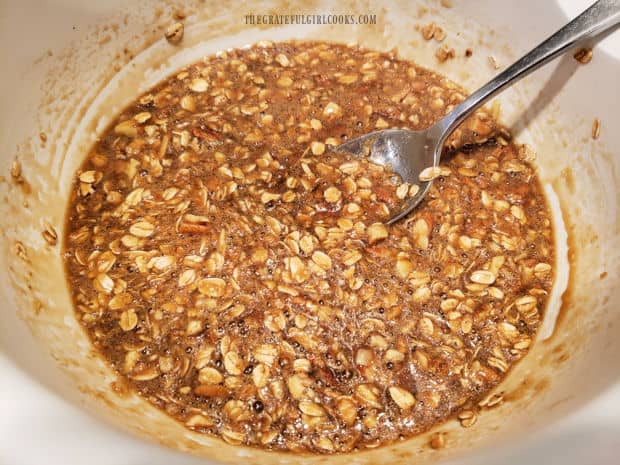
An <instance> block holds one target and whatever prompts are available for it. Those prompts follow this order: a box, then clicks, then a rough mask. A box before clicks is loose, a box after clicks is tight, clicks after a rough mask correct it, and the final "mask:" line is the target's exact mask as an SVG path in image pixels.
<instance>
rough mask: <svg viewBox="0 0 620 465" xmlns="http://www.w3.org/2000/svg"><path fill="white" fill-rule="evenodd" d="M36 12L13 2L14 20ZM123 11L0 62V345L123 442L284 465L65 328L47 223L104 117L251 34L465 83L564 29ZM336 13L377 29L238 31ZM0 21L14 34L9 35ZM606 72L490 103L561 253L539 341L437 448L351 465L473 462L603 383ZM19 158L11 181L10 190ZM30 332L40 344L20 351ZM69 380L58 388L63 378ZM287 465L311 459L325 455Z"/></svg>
mask: <svg viewBox="0 0 620 465" xmlns="http://www.w3.org/2000/svg"><path fill="white" fill-rule="evenodd" d="M35 3H36V2H31V3H28V2H26V4H25V6H24V8H25V10H28V8H30V7H33V5H34V4H35ZM128 3H129V5H128ZM120 6H121V2H106V3H105V5H99V6H97V5H90V4H89V5H88V6H84V5H82V4H81V2H78V1H75V2H74V1H64V2H58V5H56V9H55V10H54V13H53V14H57V15H58V17H59V21H58V22H57V23H55V22H54V21H43V20H41V22H40V23H39V22H38V21H34V24H31V25H29V27H31V28H32V34H34V35H35V38H34V39H30V40H31V43H30V44H29V46H28V47H26V48H25V50H28V51H30V52H32V54H31V55H29V54H28V53H24V56H17V57H16V56H15V54H16V53H17V52H15V51H14V50H4V51H3V54H4V55H6V57H10V58H11V59H12V60H14V61H16V63H17V65H16V69H17V71H15V72H9V73H7V76H6V82H5V83H4V84H5V85H4V86H2V89H1V92H2V93H3V95H2V105H1V110H0V131H1V134H0V149H1V150H2V152H1V153H2V154H3V155H2V158H1V159H0V165H1V166H0V168H1V172H2V174H3V175H4V176H5V180H4V182H2V183H1V184H0V189H1V191H2V193H3V196H4V200H5V201H4V202H3V203H2V206H1V207H0V208H2V210H3V211H2V216H1V219H0V224H1V227H2V232H3V235H4V240H3V241H2V256H1V260H2V265H3V269H4V270H5V271H4V272H3V273H2V274H1V275H0V280H1V284H2V297H3V300H4V301H5V302H6V304H5V305H4V306H3V308H2V310H1V311H2V319H3V324H2V325H0V350H2V352H3V353H4V354H5V355H7V356H8V357H9V358H11V359H12V360H13V361H14V362H15V364H16V365H18V366H20V368H22V369H23V370H24V371H26V372H27V373H28V374H29V375H30V376H32V377H33V378H34V379H36V380H38V381H40V382H41V383H43V384H44V385H45V386H46V387H48V388H50V389H52V390H54V391H56V392H57V393H58V394H59V395H61V396H63V397H65V398H66V399H69V400H70V401H71V402H76V403H77V402H79V403H81V404H83V405H85V406H86V407H87V408H88V409H89V410H91V411H92V412H93V413H95V414H96V415H98V416H100V417H102V418H106V419H107V420H108V421H110V422H112V423H113V424H115V425H117V426H118V427H120V428H123V429H125V430H128V431H130V432H132V433H135V434H138V435H140V436H143V437H145V438H149V439H151V440H155V441H157V442H160V443H162V444H165V445H168V446H170V447H174V448H178V449H180V450H183V451H189V452H192V453H194V454H198V455H201V456H204V457H208V458H210V459H213V460H216V461H222V462H231V463H232V462H235V461H238V460H240V458H241V457H243V459H244V460H250V461H252V462H253V463H287V461H290V460H291V459H292V456H291V455H289V454H282V453H275V452H267V451H262V450H257V449H248V448H243V447H239V446H231V445H228V444H225V443H223V442H222V441H220V440H218V439H215V438H212V437H208V436H204V435H200V434H196V433H193V432H191V431H189V430H187V429H185V428H184V427H183V426H182V425H181V424H179V423H177V422H175V421H174V420H172V419H171V418H170V417H168V416H167V415H165V414H164V413H162V412H161V411H159V410H157V409H156V408H154V407H153V406H152V405H150V404H149V403H147V402H146V401H144V400H143V399H142V398H140V397H138V396H137V395H136V394H134V393H133V392H127V391H125V390H123V389H121V388H120V384H118V383H116V382H115V381H116V379H117V375H116V374H115V373H114V372H113V371H112V370H111V369H110V367H108V366H107V365H106V364H105V363H104V362H103V361H102V360H100V358H99V357H98V356H97V354H96V353H95V352H94V351H93V348H92V347H91V344H90V341H89V340H88V338H87V337H86V335H85V333H84V332H83V330H82V328H81V327H80V325H79V324H78V322H77V320H76V319H75V317H74V314H73V309H72V305H71V300H70V296H69V293H68V291H67V286H66V283H65V279H64V271H63V266H62V257H61V248H60V245H59V244H60V242H61V241H60V240H58V241H57V244H56V245H50V243H49V242H48V241H46V240H45V238H44V235H43V234H42V232H43V231H44V230H45V229H46V228H47V230H48V232H49V225H51V226H52V227H53V228H54V230H55V231H56V234H57V235H58V237H59V238H61V237H62V234H63V227H64V216H65V207H66V202H67V196H68V191H69V188H70V185H71V183H70V179H71V177H72V176H73V173H74V172H75V170H76V168H77V167H78V165H79V164H80V163H81V161H82V160H83V158H84V156H85V154H86V153H87V151H88V150H89V148H90V147H91V145H92V144H93V142H94V141H95V140H96V137H97V135H98V134H100V133H101V132H102V131H103V130H104V129H105V128H106V126H107V124H108V122H109V121H110V120H111V118H112V117H113V116H114V115H116V114H117V113H118V112H119V111H120V110H121V109H122V108H123V107H124V106H125V105H126V104H128V103H129V102H130V101H131V100H133V99H134V98H135V96H136V95H138V93H139V92H143V91H145V90H146V89H148V88H149V87H150V86H152V85H153V84H155V83H157V82H158V81H160V80H161V79H162V78H164V77H166V76H168V75H170V74H171V73H172V72H173V71H174V70H175V69H178V68H180V67H181V66H183V65H185V64H188V63H192V62H194V61H197V60H199V59H200V58H201V57H203V56H205V55H209V54H212V53H215V52H217V51H219V50H223V49H226V48H231V47H242V46H245V45H248V44H251V43H254V42H257V41H259V40H273V41H278V40H288V39H320V40H329V41H337V42H346V43H348V42H359V43H360V44H362V45H363V46H366V47H368V48H372V49H377V50H384V51H387V50H391V49H394V48H396V49H397V50H398V53H399V55H400V56H402V57H403V58H406V59H412V60H413V61H415V62H416V63H418V64H420V65H422V66H425V67H428V68H430V69H433V70H436V71H438V72H440V73H442V74H444V75H447V76H448V77H450V78H452V79H453V80H454V81H456V82H457V83H459V84H461V85H463V86H464V87H465V88H466V89H469V90H473V89H475V88H476V87H477V86H479V85H480V84H482V83H484V82H485V81H486V80H487V79H488V78H490V77H491V76H492V75H493V74H495V73H496V72H497V69H496V68H501V67H503V66H505V65H507V64H509V63H510V62H511V61H513V60H514V59H515V58H517V57H518V55H519V54H521V53H523V52H524V51H526V50H527V49H528V48H529V47H531V46H532V45H533V44H535V43H537V42H538V41H540V40H542V39H543V38H544V37H545V36H546V35H547V34H548V33H549V32H551V31H552V30H555V29H556V28H557V27H559V26H560V25H561V24H562V22H563V21H564V20H565V18H564V17H563V15H562V14H561V12H560V10H559V9H558V7H557V5H555V4H554V3H553V2H545V3H544V4H542V5H538V6H537V8H538V9H539V12H538V13H537V15H535V16H532V15H531V14H530V12H529V11H528V9H527V8H522V5H521V2H517V1H514V2H501V4H500V3H498V2H493V1H490V0H489V1H487V0H482V1H479V2H475V4H472V3H471V2H451V1H442V2H431V1H415V2H405V1H402V2H394V3H393V4H392V5H391V6H390V7H389V8H386V7H382V6H378V5H371V4H369V3H367V2H362V1H359V2H358V1H350V2H346V3H344V4H343V3H331V2H312V3H311V4H309V3H307V2H294V1H293V2H282V3H281V2H277V1H272V2H268V3H264V2H263V3H260V4H258V3H257V4H256V5H252V4H246V5H245V6H244V7H243V8H244V9H243V11H239V8H238V7H235V6H233V5H232V4H229V3H228V2H218V3H216V4H215V3H214V4H210V5H208V6H207V5H205V4H204V3H202V2H195V3H194V2H189V3H188V2H184V3H183V4H180V3H179V4H175V3H166V5H165V6H161V5H160V6H153V7H152V8H146V9H145V8H143V7H142V5H141V4H140V3H139V2H122V9H121V8H120ZM33 8H34V7H33ZM179 11H182V12H183V14H184V16H186V18H185V19H184V22H185V37H184V40H183V45H182V46H180V47H173V46H171V45H170V44H168V43H167V42H166V41H165V40H164V38H163V31H164V29H165V27H166V26H167V25H168V24H169V23H170V22H172V17H173V15H174V13H175V12H177V13H178V12H179ZM340 11H346V12H355V13H356V14H358V13H359V14H362V13H369V14H376V16H377V24H375V25H355V26H354V25H346V26H345V25H304V26H299V25H296V26H291V25H271V26H251V25H247V24H245V21H244V15H245V14H248V13H250V12H253V13H262V12H264V13H265V14H269V13H272V14H276V13H282V14H284V13H295V12H340ZM71 15H73V16H71ZM67 17H69V19H67ZM72 18H75V19H72ZM41 19H43V18H41ZM432 21H435V22H437V23H439V24H441V25H442V26H443V27H444V29H445V30H446V31H447V32H448V36H447V39H446V43H448V44H449V45H450V46H452V47H454V48H455V50H456V57H455V58H454V59H453V60H448V61H447V62H445V63H439V62H438V61H437V59H436V58H435V55H434V54H435V51H436V48H437V45H436V44H434V43H429V42H427V41H425V40H423V39H422V36H421V34H420V32H419V27H420V26H422V25H425V24H428V23H430V22H432ZM73 22H75V23H77V24H79V25H80V27H79V28H78V29H79V30H78V31H77V32H76V33H75V34H73V33H67V30H66V29H65V28H66V27H69V24H70V23H73ZM58 24H62V25H63V27H62V28H60V27H57V26H58ZM54 25H56V27H55V26H54ZM6 26H7V27H8V28H9V33H10V31H11V30H12V31H14V32H15V33H18V29H19V28H20V27H22V26H20V25H19V24H9V25H6ZM45 44H52V45H45ZM48 47H51V48H48ZM468 48H470V49H471V50H472V51H473V55H472V56H471V57H470V58H466V57H465V54H464V51H465V50H466V49H468ZM617 66H618V63H617V61H615V60H614V59H613V58H612V57H610V56H607V55H606V54H604V53H602V52H601V53H598V51H597V50H595V56H594V59H593V60H592V62H591V63H589V64H588V65H581V64H579V63H578V62H577V61H575V60H574V59H573V58H572V55H567V56H565V57H564V58H562V59H560V60H558V61H556V62H554V63H553V64H551V65H549V66H547V67H546V68H544V69H543V70H541V71H539V72H537V73H536V74H535V75H533V76H531V77H529V78H527V79H526V80H524V81H523V82H522V83H521V84H519V85H518V86H517V87H514V88H512V89H509V90H508V91H506V92H504V93H503V94H502V95H501V96H500V97H499V98H498V100H499V101H500V102H501V120H502V122H503V123H505V124H506V125H507V126H508V127H510V128H511V130H512V133H513V135H514V136H515V137H516V140H517V141H518V142H521V143H528V144H529V145H530V146H531V147H533V148H534V150H535V152H536V153H537V160H536V164H537V166H538V167H539V173H540V177H541V180H542V182H543V183H544V187H545V192H546V193H547V196H548V200H549V202H550V205H551V207H552V210H553V214H554V223H555V227H556V241H557V250H556V252H557V256H558V263H557V267H558V272H557V276H556V285H555V288H554V294H553V295H552V298H551V299H550V300H551V302H550V305H549V309H548V311H547V315H546V316H545V321H544V323H543V327H542V329H541V330H540V333H539V336H538V340H537V342H536V344H535V345H534V347H533V348H532V349H531V351H530V353H529V354H528V355H527V357H526V358H525V359H524V360H523V361H522V362H521V363H519V364H518V366H517V367H516V368H515V369H514V370H512V371H511V373H510V374H509V376H508V378H507V379H506V380H505V382H503V383H502V384H501V385H500V386H499V388H498V389H497V391H498V392H501V393H502V394H503V398H504V402H503V403H501V404H500V405H498V406H496V407H495V408H493V409H488V410H486V411H485V412H484V413H483V414H482V415H481V416H480V417H479V420H478V422H477V424H476V425H475V426H474V427H473V428H470V429H464V428H461V427H460V426H459V424H458V423H457V422H456V421H451V422H448V423H446V424H442V425H439V426H438V427H437V428H436V430H440V431H443V432H447V436H446V438H447V444H446V448H444V449H442V450H440V451H437V450H433V449H431V448H430V447H428V442H429V436H428V434H431V433H432V432H429V433H428V434H424V435H421V436H418V437H415V438H412V439H410V440H406V441H402V442H399V443H397V444H393V445H389V446H385V447H382V448H379V449H376V450H369V451H366V452H363V453H356V454H354V458H353V460H354V461H355V463H360V464H361V463H374V462H376V461H388V457H389V461H390V462H393V463H409V462H410V461H411V458H412V457H415V459H416V460H417V461H419V462H420V463H424V462H427V461H428V462H431V461H436V460H438V459H443V458H457V457H458V458H459V463H470V462H471V463H473V462H474V461H479V460H480V458H481V457H482V454H484V451H485V450H486V448H487V447H488V446H489V445H490V444H498V442H501V441H509V440H514V438H515V437H519V436H524V435H526V433H527V432H531V431H532V430H534V429H535V428H538V427H541V426H543V425H546V424H549V423H550V422H552V421H554V420H556V419H558V418H560V417H561V416H563V415H565V414H566V413H567V412H569V411H571V410H574V409H576V408H577V407H579V406H580V405H582V404H584V403H585V402H587V401H588V400H589V399H591V398H593V397H595V396H596V395H598V393H600V392H601V391H602V390H603V389H605V388H606V387H608V386H610V385H612V384H613V383H615V382H616V379H617V372H618V370H617V369H616V370H614V369H609V367H610V366H611V367H614V366H615V367H617V365H618V362H617V360H618V359H619V358H620V357H619V356H620V338H619V337H618V336H619V335H620V327H619V326H618V324H619V323H620V314H618V312H613V311H612V309H613V308H614V307H615V306H616V305H617V304H618V302H620V290H619V289H620V287H619V286H618V283H619V279H620V276H619V272H620V270H619V265H618V264H619V261H618V257H617V256H616V255H617V254H618V250H620V247H618V246H619V245H620V244H619V242H620V239H619V237H620V235H619V234H618V233H619V226H620V222H619V220H618V214H617V204H618V193H619V186H618V180H619V179H620V178H619V175H620V166H619V165H620V162H619V161H618V158H617V157H614V156H613V153H612V151H611V150H612V149H611V148H613V147H617V146H618V144H620V134H619V133H618V132H614V131H612V128H613V127H614V126H615V125H616V124H617V122H618V118H619V117H620V116H619V115H618V112H617V109H616V108H614V107H613V106H612V105H609V104H607V102H608V100H607V99H608V98H609V95H614V92H615V86H616V82H615V76H616V75H617V73H614V72H613V70H614V69H617ZM610 70H612V71H610ZM4 79H5V78H4V77H3V81H4ZM595 118H598V119H599V120H600V122H601V123H600V127H601V129H600V136H599V137H598V138H596V139H594V138H592V136H591V133H592V124H593V121H594V119H595ZM42 133H44V134H45V135H44V136H42V135H41V134H42ZM15 160H18V162H19V165H20V169H21V177H22V178H23V180H24V182H19V183H16V182H14V181H13V180H12V179H11V174H10V172H11V169H12V168H13V169H16V168H15V166H16V165H15V164H14V163H15ZM26 328H28V330H29V332H30V333H31V334H32V335H33V337H34V339H36V340H37V341H38V343H39V344H37V345H33V344H31V343H30V342H31V340H32V337H31V336H30V335H29V334H28V333H27V332H26ZM46 353H49V354H51V356H52V358H53V359H54V360H55V363H54V362H52V361H51V360H50V359H49V357H48V356H46V355H45V354H46ZM58 366H59V367H61V368H62V370H58V369H57V367H58ZM67 375H68V379H71V380H72V381H71V382H66V381H65V380H66V379H67ZM584 380H587V382H584ZM575 385H579V390H578V391H576V390H575V389H574V386H575ZM436 430H435V431H436ZM295 459H296V460H297V461H299V462H303V463H319V462H322V461H324V460H325V457H321V456H310V455H308V456H295ZM351 460H352V457H351V456H346V455H338V456H332V457H330V462H333V463H337V462H342V463H344V462H349V461H351ZM478 463H479V462H478Z"/></svg>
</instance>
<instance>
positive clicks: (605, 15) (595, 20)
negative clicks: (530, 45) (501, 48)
mask: <svg viewBox="0 0 620 465" xmlns="http://www.w3.org/2000/svg"><path fill="white" fill-rule="evenodd" d="M619 23H620V0H598V1H597V2H596V3H594V4H593V5H591V6H590V7H589V8H588V9H587V10H585V11H584V12H583V13H581V14H580V15H579V16H577V17H576V18H575V19H573V20H572V21H571V22H570V23H568V24H567V25H565V26H564V27H563V28H561V29H560V30H559V31H557V32H556V33H555V34H553V35H552V36H551V37H549V38H548V39H547V40H545V41H543V42H542V43H541V44H540V45H538V46H537V47H536V48H534V49H532V50H531V51H530V52H529V53H527V54H526V55H524V56H523V57H521V58H520V59H518V60H517V61H516V62H515V63H513V64H512V65H510V66H509V67H508V68H506V69H505V70H504V71H502V72H501V73H499V74H498V75H497V76H495V77H494V78H493V79H491V80H490V81H489V82H487V83H486V84H485V85H484V86H482V87H481V88H480V89H478V90H477V91H476V92H474V93H473V94H471V95H470V96H469V97H468V98H467V99H465V100H464V101H463V102H462V103H461V104H459V105H458V106H457V107H456V108H454V110H452V111H451V112H450V113H449V114H447V115H446V116H445V117H444V118H443V119H441V120H440V121H439V122H438V123H437V126H439V128H438V129H439V130H440V133H442V134H443V137H442V140H441V141H440V144H439V146H441V145H442V144H443V142H444V141H445V139H446V138H447V137H448V136H449V135H450V133H451V132H452V131H453V130H454V129H455V128H456V127H457V126H458V125H459V124H460V123H462V122H463V120H464V119H465V118H467V116H469V115H470V114H471V112H473V111H474V110H476V109H477V108H478V107H480V106H481V105H483V104H484V103H485V102H486V101H487V100H489V99H490V98H491V97H493V96H494V95H496V94H498V93H499V92H501V91H502V90H504V88H506V87H508V86H510V85H511V84H513V83H515V82H516V81H519V80H520V79H521V78H523V77H525V76H527V75H528V74H530V73H531V72H532V71H534V70H536V69H538V68H539V67H541V66H543V65H544V64H546V63H548V62H549V61H551V60H553V59H554V58H556V57H557V56H558V55H561V54H562V53H564V52H565V51H566V50H567V49H569V48H571V47H572V46H573V45H575V44H576V43H577V42H580V41H582V40H583V39H587V38H590V37H593V36H595V35H597V34H599V33H601V32H603V31H605V30H607V29H610V28H612V27H613V26H616V25H618V24H619Z"/></svg>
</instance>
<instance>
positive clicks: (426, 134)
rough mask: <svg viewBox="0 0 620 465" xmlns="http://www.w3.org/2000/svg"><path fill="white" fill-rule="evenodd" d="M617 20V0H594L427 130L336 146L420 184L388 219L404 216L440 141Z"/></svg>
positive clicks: (423, 185)
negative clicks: (476, 112)
mask: <svg viewBox="0 0 620 465" xmlns="http://www.w3.org/2000/svg"><path fill="white" fill-rule="evenodd" d="M619 23H620V0H598V1H597V2H596V3H594V4H593V5H592V6H590V7H589V8H588V9H587V10H585V11H584V12H583V13H581V14H580V15H579V16H577V17H576V18H575V19H573V20H572V21H571V22H570V23H568V24H567V25H565V26H564V27H563V28H561V29H560V30H559V31H557V32H556V33H555V34H553V35H552V36H551V37H549V38H548V39H547V40H545V41H544V42H542V43H541V44H540V45H538V46H537V47H536V48H534V49H533V50H532V51H530V52H529V53H527V54H526V55H524V56H523V57H522V58H520V59H519V60H517V61H516V62H515V63H514V64H512V65H511V66H509V67H508V68H507V69H506V70H504V71H502V72H501V73H499V74H498V75H497V76H496V77H495V78H494V79H492V80H491V81H489V82H488V83H487V84H485V85H484V86H482V87H481V88H480V89H478V90H477V91H476V92H474V93H473V94H471V95H470V96H469V97H468V98H467V99H465V100H464V101H463V102H462V103H461V104H459V105H458V106H457V107H456V108H454V110H452V111H451V112H450V113H448V114H447V115H446V116H444V117H443V118H442V119H441V120H439V121H438V122H437V123H435V124H434V125H433V126H431V127H430V128H428V129H425V130H423V131H410V130H405V129H389V130H386V131H376V132H371V133H369V134H366V135H364V136H361V137H358V138H356V139H352V140H350V141H348V142H346V143H344V144H342V145H340V146H339V147H338V148H337V150H338V151H341V152H347V153H351V154H353V155H356V156H362V155H368V153H369V152H368V150H369V149H370V155H369V159H370V160H371V161H372V162H374V163H377V164H379V165H387V166H390V167H391V168H392V169H393V170H394V171H395V172H396V173H398V174H399V175H400V176H401V178H402V179H403V181H405V182H408V183H410V184H418V185H419V186H420V189H419V191H418V193H417V194H416V195H414V196H413V197H410V198H409V199H408V200H407V201H405V202H403V204H402V205H401V207H400V209H398V210H396V211H393V212H392V216H391V218H390V219H389V221H388V222H387V223H388V224H392V223H394V222H396V221H398V220H400V219H401V218H403V217H405V216H406V215H407V214H408V213H409V212H410V211H411V210H413V209H414V208H415V207H416V205H418V204H419V203H420V202H421V201H422V199H423V198H424V195H425V194H426V193H427V192H428V190H429V188H430V186H431V183H432V181H427V182H422V181H420V179H419V175H420V173H421V172H422V170H424V169H425V168H427V167H433V166H437V165H438V164H439V159H440V157H441V151H442V148H443V144H444V142H445V141H446V139H447V138H448V136H449V135H450V134H451V133H452V131H453V130H454V129H455V128H456V127H457V126H458V125H459V124H460V123H462V122H463V120H465V118H467V117H468V116H469V115H470V114H471V113H472V112H473V111H474V110H476V109H477V108H479V107H480V106H481V105H483V104H484V103H485V102H486V101H487V100H489V99H490V98H491V97H493V96H494V95H496V94H497V93H499V92H501V91H502V90H504V89H505V88H506V87H509V86H511V85H512V84H514V83H515V82H517V81H519V80H520V79H521V78H523V77H525V76H527V75H528V74H530V73H531V72H532V71H534V70H536V69H538V68H540V67H541V66H543V65H544V64H546V63H547V62H549V61H551V60H553V59H554V58H556V57H557V56H559V55H561V54H563V53H564V52H565V51H566V50H567V49H569V48H571V47H572V46H573V45H575V44H576V43H577V42H580V41H582V40H584V39H587V38H590V37H593V36H595V35H597V34H599V33H601V32H603V31H605V30H607V29H610V28H612V27H613V26H616V25H618V24H619Z"/></svg>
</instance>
